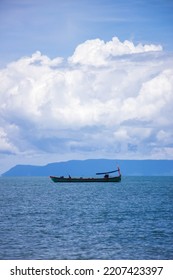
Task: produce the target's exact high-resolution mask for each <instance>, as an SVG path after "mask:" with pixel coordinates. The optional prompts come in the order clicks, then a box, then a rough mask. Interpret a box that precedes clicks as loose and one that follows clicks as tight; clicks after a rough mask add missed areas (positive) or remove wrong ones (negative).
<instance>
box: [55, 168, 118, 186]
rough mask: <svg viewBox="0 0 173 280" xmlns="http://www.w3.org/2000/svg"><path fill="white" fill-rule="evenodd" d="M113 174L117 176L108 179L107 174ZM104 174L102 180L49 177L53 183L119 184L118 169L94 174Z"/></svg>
mask: <svg viewBox="0 0 173 280" xmlns="http://www.w3.org/2000/svg"><path fill="white" fill-rule="evenodd" d="M113 172H118V176H115V177H110V176H109V174H110V173H113ZM102 174H104V177H102V178H83V177H78V178H75V177H71V176H69V177H64V176H61V177H57V176H50V178H51V180H52V181H53V182H54V183H94V182H98V183H117V182H121V173H120V169H119V168H118V169H117V170H114V171H109V172H101V173H96V175H102Z"/></svg>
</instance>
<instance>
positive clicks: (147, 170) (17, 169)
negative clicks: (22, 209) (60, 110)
mask: <svg viewBox="0 0 173 280" xmlns="http://www.w3.org/2000/svg"><path fill="white" fill-rule="evenodd" d="M117 165H119V166H120V169H121V173H122V175H123V176H159V175H160V176H173V160H109V159H88V160H70V161H66V162H55V163H50V164H47V165H45V166H33V165H16V166H14V167H13V168H11V169H10V170H8V171H7V172H5V173H3V174H2V176H49V175H55V176H68V175H70V176H82V177H85V176H86V177H87V176H92V177H93V176H95V173H96V172H105V171H111V170H115V169H116V168H117Z"/></svg>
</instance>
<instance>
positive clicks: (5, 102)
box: [0, 0, 173, 174]
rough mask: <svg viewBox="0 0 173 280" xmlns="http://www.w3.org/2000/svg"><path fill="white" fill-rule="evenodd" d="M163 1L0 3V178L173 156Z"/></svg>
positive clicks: (170, 20) (168, 1)
mask: <svg viewBox="0 0 173 280" xmlns="http://www.w3.org/2000/svg"><path fill="white" fill-rule="evenodd" d="M172 34H173V1H172V0H150V1H148V0H129V1H126V0H73V1H70V0H63V1H60V0H49V1H48V0H0V41H1V43H0V85H1V87H0V174H1V173H3V172H5V171H6V170H8V169H9V168H11V167H13V166H14V165H16V164H33V165H45V164H47V163H49V162H57V161H66V160H71V159H89V158H110V159H173V110H172V108H173V106H172V105H173V36H172Z"/></svg>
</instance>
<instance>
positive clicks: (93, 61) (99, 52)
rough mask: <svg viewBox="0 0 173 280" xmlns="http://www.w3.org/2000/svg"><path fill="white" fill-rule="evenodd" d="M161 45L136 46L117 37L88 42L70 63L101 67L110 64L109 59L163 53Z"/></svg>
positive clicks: (82, 45) (79, 48)
mask: <svg viewBox="0 0 173 280" xmlns="http://www.w3.org/2000/svg"><path fill="white" fill-rule="evenodd" d="M161 50H162V46H161V45H158V46H156V45H152V44H151V45H142V44H138V45H136V46H135V45H134V44H133V42H130V41H128V40H125V41H124V42H121V41H120V40H119V39H118V38H117V37H113V38H112V40H111V41H109V42H104V41H103V40H100V39H95V40H88V41H86V42H85V43H83V44H81V45H79V46H78V47H77V48H76V50H75V52H74V54H73V55H72V56H71V57H70V58H69V62H72V63H80V64H85V65H86V64H87V65H93V66H101V65H106V64H107V63H109V61H108V58H112V57H116V56H122V55H128V54H135V53H143V52H152V51H161Z"/></svg>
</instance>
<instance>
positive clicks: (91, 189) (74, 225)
mask: <svg viewBox="0 0 173 280" xmlns="http://www.w3.org/2000/svg"><path fill="white" fill-rule="evenodd" d="M0 259H69V260H70V259H156V260H157V259H173V177H123V178H122V182H121V183H108V184H105V183H78V184H75V183H73V184H55V183H53V182H51V181H50V180H49V178H43V177H42V178H33V177H25V178H10V177H8V178H5V177H0Z"/></svg>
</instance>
